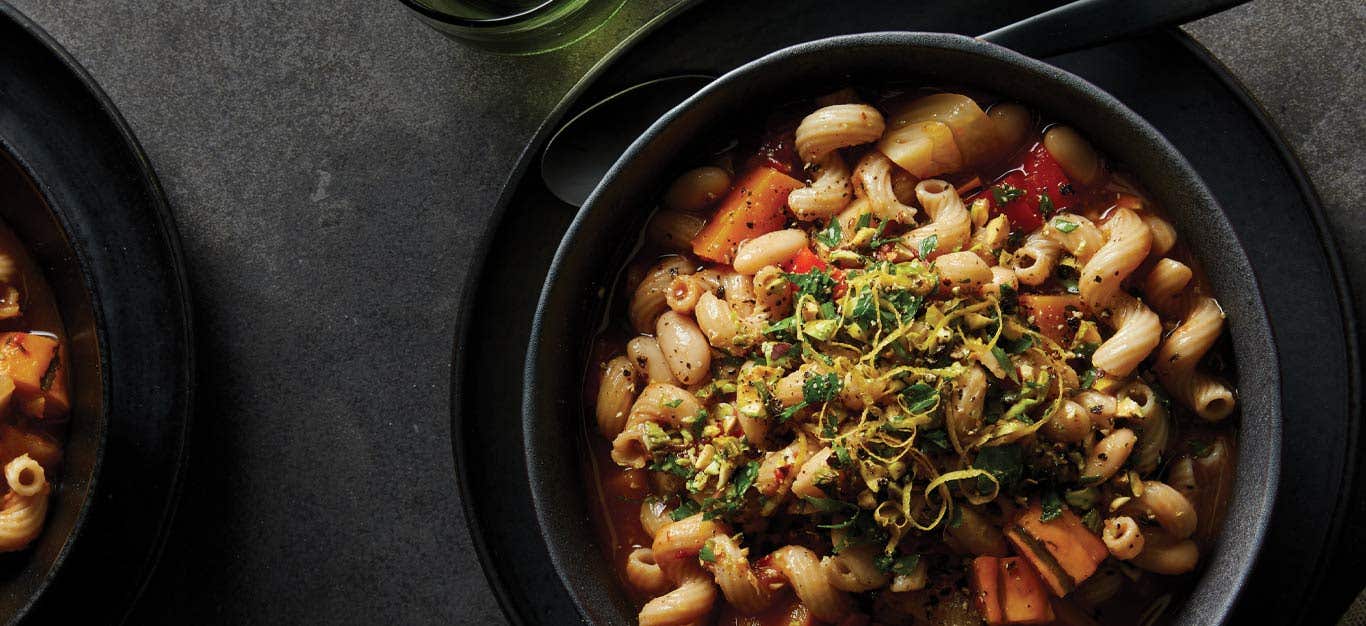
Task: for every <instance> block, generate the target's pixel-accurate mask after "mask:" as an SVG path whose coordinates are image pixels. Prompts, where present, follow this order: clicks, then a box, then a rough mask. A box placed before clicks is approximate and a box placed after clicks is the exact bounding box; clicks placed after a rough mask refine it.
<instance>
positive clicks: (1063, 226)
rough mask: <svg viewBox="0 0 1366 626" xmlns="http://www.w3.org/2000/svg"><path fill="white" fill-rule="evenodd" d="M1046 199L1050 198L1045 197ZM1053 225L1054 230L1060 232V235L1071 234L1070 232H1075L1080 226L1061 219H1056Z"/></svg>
mask: <svg viewBox="0 0 1366 626" xmlns="http://www.w3.org/2000/svg"><path fill="white" fill-rule="evenodd" d="M1044 197H1045V198H1046V197H1048V196H1044ZM1052 224H1053V228H1056V229H1058V232H1060V233H1070V232H1072V231H1075V230H1076V229H1077V228H1079V226H1078V225H1077V223H1076V222H1069V221H1067V220H1065V219H1062V218H1061V217H1059V218H1054V219H1053V222H1052Z"/></svg>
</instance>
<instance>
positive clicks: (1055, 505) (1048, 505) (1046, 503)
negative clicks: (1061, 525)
mask: <svg viewBox="0 0 1366 626" xmlns="http://www.w3.org/2000/svg"><path fill="white" fill-rule="evenodd" d="M1063 506H1064V505H1063V502H1062V498H1060V497H1058V492H1057V491H1055V490H1053V489H1049V490H1047V491H1044V492H1043V514H1042V515H1040V516H1039V521H1041V522H1051V521H1053V520H1055V519H1058V518H1059V517H1062V509H1063Z"/></svg>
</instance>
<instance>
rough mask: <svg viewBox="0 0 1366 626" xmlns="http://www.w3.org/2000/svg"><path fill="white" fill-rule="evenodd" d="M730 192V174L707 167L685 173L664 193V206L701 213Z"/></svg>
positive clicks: (716, 168) (717, 168)
mask: <svg viewBox="0 0 1366 626" xmlns="http://www.w3.org/2000/svg"><path fill="white" fill-rule="evenodd" d="M728 191H730V173H729V172H727V171H726V170H723V169H721V168H719V167H714V166H710V165H709V166H706V167H699V168H697V169H692V170H688V171H686V172H683V173H682V174H680V175H679V176H678V178H676V179H674V182H673V184H671V185H669V190H668V191H666V192H664V206H667V207H669V208H671V209H676V210H679V211H701V210H703V209H706V208H707V207H709V206H711V205H712V204H714V203H715V202H716V201H717V200H719V199H720V198H721V196H724V195H726V192H728Z"/></svg>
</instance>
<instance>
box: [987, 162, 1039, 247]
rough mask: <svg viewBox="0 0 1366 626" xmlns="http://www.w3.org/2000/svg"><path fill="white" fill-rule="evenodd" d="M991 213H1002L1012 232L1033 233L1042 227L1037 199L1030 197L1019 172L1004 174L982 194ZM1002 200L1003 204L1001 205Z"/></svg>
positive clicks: (1023, 176) (1022, 176) (1022, 175)
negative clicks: (988, 204) (1007, 220)
mask: <svg viewBox="0 0 1366 626" xmlns="http://www.w3.org/2000/svg"><path fill="white" fill-rule="evenodd" d="M982 193H983V194H984V195H985V196H986V198H987V202H988V203H990V205H991V210H992V212H993V213H1004V214H1005V216H1006V219H1009V220H1010V226H1011V228H1012V229H1014V230H1022V231H1025V232H1033V231H1035V230H1037V229H1038V228H1039V227H1040V226H1043V217H1042V216H1041V214H1040V213H1039V201H1038V198H1037V197H1031V196H1030V193H1029V189H1028V182H1027V181H1026V180H1025V175H1024V174H1023V173H1022V172H1020V171H1019V170H1016V171H1013V172H1011V173H1009V174H1006V175H1005V177H1003V178H1001V179H1000V180H998V181H996V182H995V183H994V184H992V185H991V186H990V187H987V188H986V190H985V191H983V192H982ZM1002 200H1004V201H1005V204H1004V205H1003V204H1001V201H1002Z"/></svg>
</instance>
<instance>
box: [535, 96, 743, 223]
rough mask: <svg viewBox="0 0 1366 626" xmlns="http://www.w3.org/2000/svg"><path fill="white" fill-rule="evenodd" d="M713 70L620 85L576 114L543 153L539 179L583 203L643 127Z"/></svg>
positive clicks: (557, 194) (553, 190)
mask: <svg viewBox="0 0 1366 626" xmlns="http://www.w3.org/2000/svg"><path fill="white" fill-rule="evenodd" d="M715 79H716V77H715V76H706V75H702V74H685V75H681V76H669V77H666V78H658V79H655V80H651V81H646V82H643V83H640V84H638V85H634V86H632V87H628V88H627V89H625V90H623V91H619V92H617V93H615V94H613V95H611V96H608V97H607V98H605V99H603V100H602V101H600V102H598V103H597V104H594V105H593V106H590V107H588V108H587V109H584V110H583V112H581V113H579V114H578V115H575V116H574V117H573V118H571V119H570V120H569V121H568V122H565V124H564V126H561V127H560V129H559V130H558V131H555V134H554V135H553V136H551V138H550V141H549V142H548V143H547V144H546V148H545V152H544V153H542V154H541V179H542V180H544V181H545V185H546V187H548V188H549V189H550V192H551V193H553V194H555V197H557V198H559V199H561V200H564V201H565V202H568V203H569V204H572V205H574V206H581V205H582V204H583V202H584V200H587V199H588V194H590V193H592V192H593V188H594V187H597V185H598V181H600V180H602V177H603V175H605V174H606V173H607V170H608V169H611V167H612V164H613V163H615V162H616V160H617V158H618V157H620V156H621V153H622V152H625V151H626V148H627V146H630V145H631V142H632V141H635V139H636V137H639V136H640V134H641V133H643V132H645V129H647V128H649V127H650V124H653V123H654V122H655V120H657V119H659V117H660V116H661V115H664V114H665V113H666V112H668V111H669V109H672V108H674V107H675V106H677V105H678V103H680V102H682V101H684V100H685V99H687V98H688V96H691V95H693V94H694V93H697V90H699V89H701V88H703V87H705V86H706V85H707V83H710V82H711V81H713V80H715Z"/></svg>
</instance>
